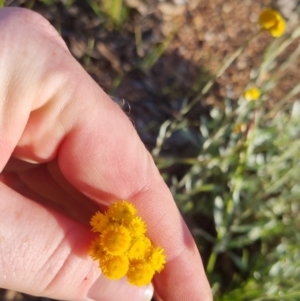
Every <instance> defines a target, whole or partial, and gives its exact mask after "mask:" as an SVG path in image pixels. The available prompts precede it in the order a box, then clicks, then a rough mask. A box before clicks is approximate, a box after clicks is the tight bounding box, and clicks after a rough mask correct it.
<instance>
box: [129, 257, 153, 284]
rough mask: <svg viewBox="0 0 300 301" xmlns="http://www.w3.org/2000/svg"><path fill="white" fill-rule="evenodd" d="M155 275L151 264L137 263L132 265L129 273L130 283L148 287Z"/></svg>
mask: <svg viewBox="0 0 300 301" xmlns="http://www.w3.org/2000/svg"><path fill="white" fill-rule="evenodd" d="M154 273H155V270H154V269H153V268H152V266H151V264H150V263H148V262H145V261H135V262H132V263H130V266H129V270H128V272H127V279H128V282H129V283H131V284H133V285H137V286H142V285H148V284H149V283H150V282H151V280H152V277H153V275H154Z"/></svg>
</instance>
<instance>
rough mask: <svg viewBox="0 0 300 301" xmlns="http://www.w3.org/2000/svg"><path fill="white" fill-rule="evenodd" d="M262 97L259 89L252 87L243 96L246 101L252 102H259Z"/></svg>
mask: <svg viewBox="0 0 300 301" xmlns="http://www.w3.org/2000/svg"><path fill="white" fill-rule="evenodd" d="M260 95H261V92H260V90H259V89H258V88H257V87H252V88H249V89H247V90H246V91H245V92H244V94H243V96H244V98H245V99H247V100H249V101H252V100H257V99H258V98H259V97H260Z"/></svg>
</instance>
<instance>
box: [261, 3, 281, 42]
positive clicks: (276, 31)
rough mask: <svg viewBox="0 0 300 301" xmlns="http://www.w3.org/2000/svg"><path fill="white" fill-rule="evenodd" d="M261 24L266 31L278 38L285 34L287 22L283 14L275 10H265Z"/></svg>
mask: <svg viewBox="0 0 300 301" xmlns="http://www.w3.org/2000/svg"><path fill="white" fill-rule="evenodd" d="M258 21H259V24H260V26H261V27H262V28H263V29H266V30H268V31H269V32H270V34H271V35H272V36H273V37H274V38H278V37H280V36H282V35H283V34H284V31H285V21H284V19H283V17H282V16H281V14H280V13H279V12H278V11H277V10H274V9H270V8H268V9H265V10H264V11H263V12H262V13H261V14H260V16H259V20H258Z"/></svg>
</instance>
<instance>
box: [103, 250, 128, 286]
mask: <svg viewBox="0 0 300 301" xmlns="http://www.w3.org/2000/svg"><path fill="white" fill-rule="evenodd" d="M99 266H100V268H101V270H102V273H103V274H104V275H105V276H106V277H107V278H109V279H111V280H116V279H120V278H122V277H124V276H125V275H126V273H127V271H128V268H129V260H128V258H127V256H126V255H121V256H110V255H107V256H106V257H105V258H101V260H100V262H99Z"/></svg>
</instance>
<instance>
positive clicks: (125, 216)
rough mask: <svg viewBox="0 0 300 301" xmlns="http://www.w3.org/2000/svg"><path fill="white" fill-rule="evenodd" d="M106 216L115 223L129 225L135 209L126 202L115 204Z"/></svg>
mask: <svg viewBox="0 0 300 301" xmlns="http://www.w3.org/2000/svg"><path fill="white" fill-rule="evenodd" d="M107 215H108V216H109V217H110V218H111V219H113V220H115V221H118V222H122V223H130V222H131V220H132V219H133V218H134V217H135V215H136V209H135V207H134V206H133V205H132V204H130V203H128V202H126V201H122V202H116V203H114V204H113V205H111V206H110V207H109V208H108V210H107Z"/></svg>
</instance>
